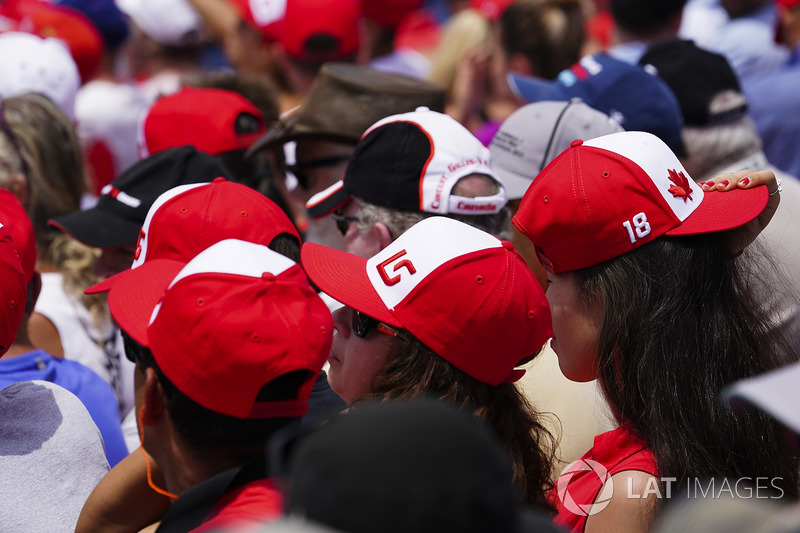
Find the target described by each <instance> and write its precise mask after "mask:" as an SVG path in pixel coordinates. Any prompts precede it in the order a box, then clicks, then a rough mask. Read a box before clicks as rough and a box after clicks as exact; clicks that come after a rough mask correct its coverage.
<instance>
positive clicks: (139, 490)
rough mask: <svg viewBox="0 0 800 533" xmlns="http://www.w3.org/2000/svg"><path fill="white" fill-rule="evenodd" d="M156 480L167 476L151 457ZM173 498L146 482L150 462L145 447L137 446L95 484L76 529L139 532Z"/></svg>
mask: <svg viewBox="0 0 800 533" xmlns="http://www.w3.org/2000/svg"><path fill="white" fill-rule="evenodd" d="M150 464H151V465H152V475H153V481H154V483H155V484H156V485H158V486H164V480H163V479H160V478H161V473H160V471H159V470H158V467H157V466H156V464H155V462H154V461H153V460H152V459H151V461H150ZM170 504H171V500H170V499H169V498H167V497H166V496H162V495H161V494H158V493H156V492H155V491H153V489H151V488H150V486H149V485H148V484H147V463H146V462H145V458H144V455H143V454H142V450H141V449H139V450H135V451H134V452H133V453H131V454H130V455H129V456H128V457H126V458H125V459H123V460H122V461H120V462H119V463H117V465H116V466H115V467H114V468H112V469H111V470H110V471H109V472H108V474H106V476H105V477H104V478H103V479H101V480H100V483H98V484H97V486H96V487H95V488H94V490H93V491H92V493H91V494H90V495H89V498H88V499H87V500H86V503H85V504H84V506H83V509H82V510H81V514H80V516H79V517H78V524H77V526H76V527H75V533H93V532H95V531H103V532H106V533H136V532H138V531H140V530H142V529H144V528H147V527H148V526H151V525H152V524H153V523H155V522H158V521H159V520H160V519H161V517H162V516H163V515H164V513H166V512H167V509H169V506H170Z"/></svg>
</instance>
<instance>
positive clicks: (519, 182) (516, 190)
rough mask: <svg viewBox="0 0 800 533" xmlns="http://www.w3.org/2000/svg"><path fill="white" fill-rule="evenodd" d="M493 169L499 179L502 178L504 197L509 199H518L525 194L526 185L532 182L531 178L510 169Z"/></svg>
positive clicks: (528, 185)
mask: <svg viewBox="0 0 800 533" xmlns="http://www.w3.org/2000/svg"><path fill="white" fill-rule="evenodd" d="M494 171H495V173H496V174H497V176H498V177H499V178H500V180H502V182H503V187H504V188H505V190H506V197H507V198H508V199H509V200H519V199H520V198H522V197H523V196H525V191H527V190H528V187H530V185H531V183H533V180H532V179H531V178H525V177H522V176H520V175H519V174H517V173H516V172H512V171H511V170H505V169H502V168H498V167H495V169H494ZM534 176H535V175H534Z"/></svg>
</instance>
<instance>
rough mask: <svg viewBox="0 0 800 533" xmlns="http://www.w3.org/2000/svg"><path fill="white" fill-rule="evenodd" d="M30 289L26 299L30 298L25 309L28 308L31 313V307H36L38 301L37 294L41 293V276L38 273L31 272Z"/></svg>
mask: <svg viewBox="0 0 800 533" xmlns="http://www.w3.org/2000/svg"><path fill="white" fill-rule="evenodd" d="M31 284H32V286H33V287H32V289H33V290H31V291H30V292H29V293H28V297H29V298H30V300H31V301H30V303H29V304H28V305H27V306H26V308H28V307H29V308H30V309H31V312H33V307H34V306H35V305H36V302H37V300H39V294H40V293H41V292H42V275H41V274H39V272H36V271H34V272H33V279H32V280H31Z"/></svg>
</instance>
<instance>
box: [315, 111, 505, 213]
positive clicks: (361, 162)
mask: <svg viewBox="0 0 800 533" xmlns="http://www.w3.org/2000/svg"><path fill="white" fill-rule="evenodd" d="M470 174H483V175H486V176H489V177H490V178H492V179H493V180H494V181H496V182H497V183H498V185H499V186H500V187H499V192H498V193H497V194H494V195H492V196H479V197H476V198H468V197H463V196H454V195H453V194H452V190H453V187H454V186H455V184H456V183H457V182H458V180H460V179H461V178H463V177H465V176H468V175H470ZM352 196H357V197H358V198H361V199H362V200H364V201H366V202H369V203H371V204H375V205H380V206H383V207H388V208H392V209H401V210H404V211H424V212H427V213H437V214H440V215H446V214H462V215H487V214H492V213H497V212H498V211H500V210H501V209H503V207H505V205H506V203H507V198H506V191H505V188H504V187H503V184H502V181H501V180H500V179H499V178H498V177H497V174H496V173H495V171H494V169H493V168H492V164H491V154H490V152H489V149H488V148H486V147H485V146H484V145H483V144H482V143H481V142H480V141H479V140H478V139H477V138H476V137H475V136H474V135H472V133H470V132H469V130H467V129H466V128H465V127H464V126H462V125H461V124H459V123H458V121H456V120H455V119H453V118H452V117H450V116H448V115H446V114H444V113H438V112H436V111H431V110H429V109H428V108H426V107H420V108H418V109H417V110H416V111H413V112H411V113H402V114H399V115H392V116H390V117H386V118H384V119H382V120H379V121H378V122H376V123H375V124H373V125H372V127H370V128H369V129H368V130H367V131H366V132H365V133H364V135H363V136H362V137H361V140H360V141H359V142H358V145H356V149H355V151H354V152H353V155H352V157H351V158H350V162H349V163H348V165H347V170H346V171H345V175H344V179H342V180H341V181H339V182H338V183H336V184H334V185H332V186H331V187H329V188H328V189H326V190H324V191H322V192H320V193H319V194H316V195H314V196H313V197H312V198H311V199H310V200H309V201H308V203H307V204H306V208H307V209H308V212H309V214H310V215H311V216H312V217H315V218H318V217H322V216H324V215H327V214H329V213H331V212H333V211H335V210H336V209H338V208H339V207H341V206H342V205H344V204H345V203H347V201H348V200H349V199H350V198H351V197H352Z"/></svg>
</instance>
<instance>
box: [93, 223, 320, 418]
mask: <svg viewBox="0 0 800 533" xmlns="http://www.w3.org/2000/svg"><path fill="white" fill-rule="evenodd" d="M154 295H157V298H155V299H154ZM153 301H157V304H156V305H154V304H153ZM108 304H109V309H110V310H111V314H112V316H113V317H114V319H115V320H116V321H117V323H118V324H119V325H120V327H121V328H122V329H123V330H125V332H127V333H128V334H129V335H130V336H131V337H132V338H133V339H134V340H135V341H136V342H138V343H140V344H142V345H144V346H147V347H148V348H150V350H151V351H152V352H153V357H154V359H155V361H156V363H157V364H158V367H159V368H160V369H161V371H162V372H163V373H164V375H165V376H166V377H167V378H168V379H169V380H170V381H171V382H172V383H173V384H174V385H175V386H176V387H177V388H178V389H179V390H180V391H181V392H182V393H184V394H186V395H187V396H188V397H189V398H191V399H192V400H193V401H195V402H197V403H198V404H200V405H202V406H203V407H206V408H207V409H210V410H212V411H215V412H218V413H222V414H225V415H229V416H234V417H237V418H284V417H298V416H302V415H303V414H305V412H306V411H307V410H308V397H309V395H310V394H311V389H312V388H313V385H314V381H315V379H316V377H317V375H318V374H319V372H320V370H321V369H322V365H323V364H324V363H325V361H326V360H327V358H328V354H329V353H330V348H331V342H332V339H333V319H332V318H331V314H330V311H328V308H327V306H326V305H325V304H324V303H323V302H322V300H321V299H320V298H319V296H317V294H316V293H315V292H314V290H313V289H312V288H311V286H310V285H309V283H308V279H307V278H306V276H305V274H304V273H303V271H302V269H301V268H300V266H299V265H298V264H297V263H295V262H294V261H292V260H290V259H287V258H286V257H284V256H282V255H281V254H279V253H277V252H273V251H272V250H270V249H269V248H267V247H266V246H262V245H259V244H254V243H250V242H245V241H239V240H234V239H229V240H224V241H220V242H218V243H216V244H214V245H212V246H211V247H209V248H208V249H206V250H204V251H203V252H201V253H200V254H198V255H197V256H196V257H195V258H194V259H192V260H191V261H190V262H189V263H188V264H183V263H180V262H177V261H170V260H168V259H156V260H153V261H150V262H148V263H145V264H144V265H142V266H141V267H140V268H137V269H135V270H133V271H131V275H130V276H127V277H125V278H124V279H123V280H120V282H119V283H117V284H115V285H114V287H113V289H112V290H111V293H110V294H109V300H108ZM294 371H307V372H308V377H307V378H306V379H305V380H304V381H303V384H302V385H301V386H300V388H299V391H298V394H297V396H296V397H295V398H291V399H284V400H280V401H259V400H258V395H259V392H260V391H261V389H262V387H263V386H264V385H266V384H268V383H269V382H271V381H272V380H274V379H276V378H278V377H280V376H282V375H284V374H287V373H289V372H294Z"/></svg>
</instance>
